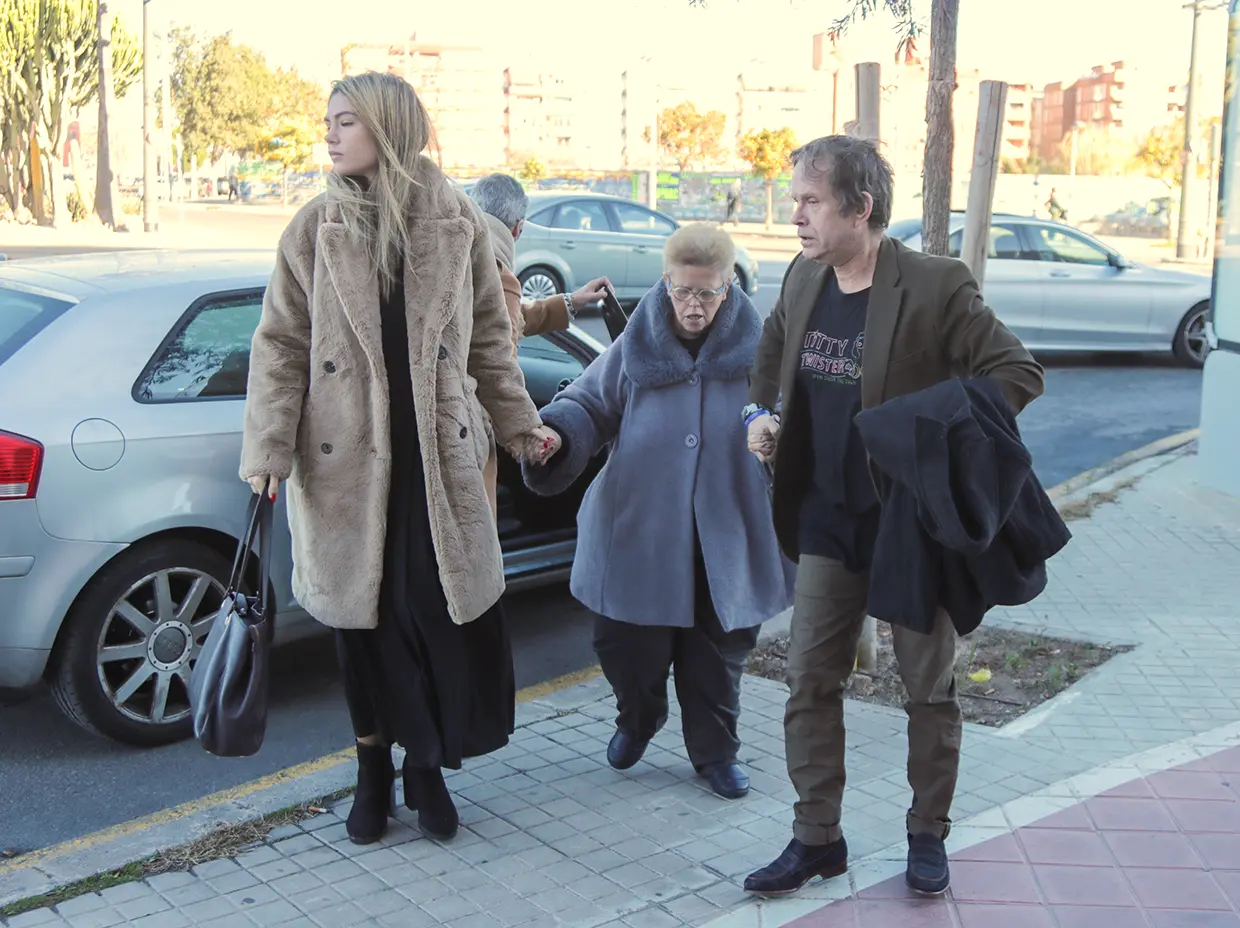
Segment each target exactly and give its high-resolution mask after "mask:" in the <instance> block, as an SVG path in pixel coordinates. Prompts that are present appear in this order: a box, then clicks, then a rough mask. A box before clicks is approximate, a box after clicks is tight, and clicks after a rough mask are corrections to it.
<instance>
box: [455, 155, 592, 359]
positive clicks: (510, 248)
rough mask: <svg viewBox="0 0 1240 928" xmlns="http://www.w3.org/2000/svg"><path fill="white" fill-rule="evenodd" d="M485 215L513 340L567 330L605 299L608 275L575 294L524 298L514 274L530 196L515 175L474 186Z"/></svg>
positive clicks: (491, 177)
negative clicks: (590, 306)
mask: <svg viewBox="0 0 1240 928" xmlns="http://www.w3.org/2000/svg"><path fill="white" fill-rule="evenodd" d="M470 196H471V197H472V198H473V201H474V202H475V203H477V204H478V206H479V208H480V209H481V210H482V212H483V215H484V216H485V217H486V220H487V226H488V228H489V229H490V232H491V248H492V249H493V250H494V252H495V263H496V264H498V265H499V276H500V280H501V281H502V283H503V285H504V302H505V303H507V305H508V316H509V318H510V319H511V320H512V334H513V343H514V345H515V343H516V342H517V341H519V340H520V339H521V338H522V337H523V336H525V335H540V334H542V333H543V332H556V331H559V330H562V329H567V328H568V326H569V323H570V322H571V321H572V320H573V317H574V316H576V315H577V312H578V311H579V310H580V309H581V308H582V307H583V306H586V305H588V304H590V303H597V302H598V301H599V300H601V299H602V298H603V286H604V285H606V286H608V287H610V286H611V282H610V281H608V279H607V278H606V277H600V278H598V279H597V280H592V281H590V282H589V283H587V284H585V285H584V286H583V287H581V288H580V289H578V290H577V291H575V292H574V293H561V294H558V295H556V296H553V297H550V298H548V299H545V300H532V301H528V302H527V301H522V299H521V282H520V281H519V280H517V276H516V274H514V273H513V271H512V268H513V263H514V261H515V259H516V243H517V239H519V238H520V237H521V231H522V229H524V228H525V211H526V210H527V209H528V208H529V205H530V198H529V197H528V196H526V194H525V189H524V188H523V187H522V186H521V184H520V182H519V181H517V179H516V178H513V177H509V176H508V175H507V174H489V175H487V176H486V177H484V178H482V180H480V181H478V183H476V184H475V185H474V190H473V193H471V194H470Z"/></svg>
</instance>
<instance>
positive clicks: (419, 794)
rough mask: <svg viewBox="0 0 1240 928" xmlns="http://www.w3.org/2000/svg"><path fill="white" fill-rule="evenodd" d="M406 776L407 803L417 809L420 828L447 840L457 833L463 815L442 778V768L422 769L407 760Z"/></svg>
mask: <svg viewBox="0 0 1240 928" xmlns="http://www.w3.org/2000/svg"><path fill="white" fill-rule="evenodd" d="M402 773H403V775H404V778H405V805H406V806H407V807H408V808H409V809H410V811H414V812H417V813H418V828H420V829H421V830H422V833H423V834H424V835H426V836H427V837H428V838H435V839H436V840H438V841H448V840H450V839H451V838H454V837H456V832H457V829H458V828H460V825H461V819H460V815H459V814H458V813H457V811H456V804H455V803H454V802H453V801H452V794H451V793H449V792H448V784H446V783H445V782H444V781H443V771H442V770H440V769H439V768H438V767H435V768H434V769H432V770H421V769H419V768H417V767H412V766H410V764H409V762H408V760H406V761H405V766H404V768H403V770H402Z"/></svg>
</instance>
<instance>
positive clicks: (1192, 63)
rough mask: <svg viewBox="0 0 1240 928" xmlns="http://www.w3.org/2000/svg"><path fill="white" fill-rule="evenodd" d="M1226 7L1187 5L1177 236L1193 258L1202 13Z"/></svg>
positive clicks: (1203, 2)
mask: <svg viewBox="0 0 1240 928" xmlns="http://www.w3.org/2000/svg"><path fill="white" fill-rule="evenodd" d="M1222 7H1223V4H1220V3H1209V2H1207V0H1193V2H1192V3H1188V4H1185V6H1184V9H1186V10H1192V11H1193V38H1192V48H1191V50H1190V51H1189V56H1188V87H1187V88H1186V89H1185V94H1184V155H1183V162H1182V165H1181V166H1182V171H1181V174H1180V224H1179V228H1178V230H1177V232H1176V239H1175V256H1176V257H1177V258H1191V257H1193V254H1194V252H1195V251H1196V249H1195V248H1194V247H1193V242H1192V239H1193V238H1195V236H1194V235H1193V217H1194V215H1195V211H1194V209H1193V206H1194V191H1195V188H1196V186H1197V151H1196V148H1195V147H1194V145H1195V142H1196V140H1197V82H1198V75H1197V58H1198V56H1199V52H1200V47H1199V46H1200V44H1201V42H1200V39H1201V29H1200V20H1201V14H1202V13H1203V12H1205V11H1206V10H1218V9H1222Z"/></svg>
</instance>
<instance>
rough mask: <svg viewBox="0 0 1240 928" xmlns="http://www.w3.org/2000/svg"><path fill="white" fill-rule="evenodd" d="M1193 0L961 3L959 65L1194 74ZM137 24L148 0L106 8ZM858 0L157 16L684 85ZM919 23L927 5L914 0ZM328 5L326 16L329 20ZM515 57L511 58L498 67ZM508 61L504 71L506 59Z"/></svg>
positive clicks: (768, 50)
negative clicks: (406, 42)
mask: <svg viewBox="0 0 1240 928" xmlns="http://www.w3.org/2000/svg"><path fill="white" fill-rule="evenodd" d="M1184 2H1185V0H1037V2H1035V3H1030V2H1028V0H960V27H959V41H958V45H957V55H958V63H959V64H960V65H961V66H966V67H976V68H978V69H979V70H980V71H981V75H982V77H983V78H986V79H997V80H1005V81H1008V82H1011V83H1024V82H1026V81H1032V82H1033V83H1034V84H1035V85H1036V86H1042V85H1044V84H1047V83H1050V82H1052V81H1056V80H1061V79H1067V80H1071V79H1073V78H1075V77H1077V76H1079V75H1080V74H1082V73H1085V72H1086V71H1088V69H1089V68H1090V67H1091V66H1093V65H1095V64H1103V63H1108V62H1111V61H1115V60H1121V59H1122V60H1125V61H1127V62H1130V63H1131V62H1140V63H1142V64H1144V65H1147V66H1152V67H1155V68H1158V69H1162V70H1165V71H1166V72H1167V73H1168V74H1169V75H1170V76H1171V77H1172V78H1173V79H1174V77H1175V75H1177V74H1178V75H1182V74H1186V73H1187V70H1188V56H1189V45H1190V40H1189V37H1190V28H1191V25H1190V24H1191V14H1190V13H1189V12H1188V11H1187V10H1185V9H1184V8H1183V6H1184ZM111 5H112V8H113V9H114V10H116V11H117V12H118V13H119V14H120V15H121V16H123V17H124V18H125V20H126V21H127V23H128V24H131V26H130V27H131V28H134V29H135V30H136V29H138V28H140V25H141V15H142V14H141V9H142V4H141V0H112V4H111ZM851 5H852V0H709V2H708V3H707V5H706V7H705V8H701V7H692V6H690V4H689V2H688V0H626V2H625V3H624V4H623V5H621V4H620V3H616V4H611V3H602V2H600V0H521V2H511V0H510V2H497V0H463V2H457V3H445V2H443V0H432V2H428V0H350V2H349V3H348V4H347V5H345V6H343V7H340V8H334V9H333V8H329V7H320V8H319V9H320V10H321V12H317V13H314V12H310V11H311V10H314V9H315V7H314V6H312V5H311V4H293V3H290V2H287V0H285V2H278V3H273V2H268V3H262V2H258V3H256V2H254V0H210V2H206V3H203V2H201V0H192V2H191V0H150V7H151V9H152V11H153V15H156V16H163V17H167V18H168V19H170V20H171V21H172V22H174V23H177V24H183V25H188V26H190V27H192V28H193V29H195V30H196V31H198V32H200V33H202V34H214V33H218V32H224V31H228V30H231V31H232V33H233V36H234V37H235V38H236V39H237V40H238V41H240V42H244V43H246V44H249V45H252V46H254V47H255V48H257V49H258V50H259V51H261V52H262V53H263V54H264V55H265V56H266V57H267V60H268V61H269V63H271V64H273V65H281V66H290V65H291V66H295V67H297V69H298V70H299V71H301V72H302V73H303V74H305V75H306V76H307V77H310V78H311V79H314V80H316V81H319V82H322V83H327V82H330V81H331V80H332V79H334V78H336V77H339V76H340V74H339V69H340V46H341V45H342V44H344V43H346V42H350V41H354V42H372V41H399V40H402V39H404V38H405V37H406V36H408V35H409V34H411V33H416V34H417V35H418V38H419V39H421V40H426V41H440V42H446V43H459V44H471V45H483V46H486V47H488V48H494V49H495V50H496V55H497V57H499V58H505V59H512V60H513V63H520V62H525V61H534V62H542V64H543V66H544V67H546V68H548V69H549V70H554V69H555V68H556V66H557V65H559V66H565V65H568V66H575V67H587V68H590V69H595V70H606V71H609V72H612V73H618V72H619V71H621V70H623V69H624V67H625V66H626V64H628V63H630V62H632V61H634V60H636V59H638V58H640V57H642V56H644V55H653V56H658V57H659V58H660V59H661V60H663V61H665V62H666V63H667V67H668V68H669V69H675V70H676V71H678V72H681V73H680V74H678V77H679V76H681V75H684V76H685V77H683V78H682V79H683V80H685V82H687V83H692V81H693V79H694V78H696V79H697V80H700V81H702V82H707V81H711V80H714V79H716V76H717V75H721V74H731V75H735V74H736V73H737V70H738V68H737V66H738V65H743V64H744V63H745V62H746V61H748V60H752V59H759V60H774V61H785V60H789V58H790V57H791V58H792V59H793V60H796V59H800V60H803V61H805V62H808V61H809V60H810V57H811V49H812V44H811V42H812V38H811V37H812V35H813V34H814V33H815V32H822V31H825V30H826V29H827V27H828V26H829V25H830V23H831V21H832V20H834V19H835V18H836V17H838V16H839V15H841V14H842V13H844V12H846V11H847V10H848V9H849V8H850V7H851ZM919 8H920V9H921V12H922V15H923V17H924V16H926V15H927V14H928V10H929V2H928V0H920V2H919ZM329 10H330V12H329ZM1201 22H1202V30H1203V35H1202V39H1203V40H1202V62H1203V68H1204V69H1205V71H1206V72H1207V73H1209V72H1213V74H1215V75H1221V72H1222V69H1223V57H1224V54H1225V50H1226V42H1225V33H1226V22H1227V20H1226V14H1225V13H1223V12H1212V13H1206V14H1204V15H1203V17H1202V21H1201ZM895 44H896V43H895V36H894V34H893V32H892V31H891V21H890V18H886V19H883V18H879V19H876V20H874V21H872V22H870V23H866V24H863V25H861V26H859V27H858V28H857V29H856V30H855V32H854V33H853V35H852V38H851V39H849V40H848V47H847V51H848V53H849V55H850V57H851V58H852V59H853V60H858V61H860V60H877V61H881V62H887V61H891V60H892V56H893V54H894V51H895ZM507 63H509V62H508V61H504V62H503V64H507ZM501 66H502V65H501Z"/></svg>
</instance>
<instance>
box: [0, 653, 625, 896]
mask: <svg viewBox="0 0 1240 928" xmlns="http://www.w3.org/2000/svg"><path fill="white" fill-rule="evenodd" d="M601 674H602V671H601V670H600V669H599V668H598V667H587V668H585V669H584V670H579V671H576V672H574V673H570V674H566V675H564V676H562V677H557V678H556V679H554V680H548V681H546V682H545V683H540V684H536V685H534V686H530V687H526V688H525V689H522V690H521V691H520V692H519V693H518V694H517V703H518V705H517V725H516V727H517V728H518V729H520V728H527V727H529V726H530V725H533V724H536V723H537V722H541V721H544V720H545V719H548V718H552V717H553V716H556V715H558V714H561V713H563V712H565V711H572V710H574V709H577V708H580V707H582V706H584V705H587V704H589V703H593V702H596V701H597V700H598V699H601V698H603V697H604V696H605V695H610V689H608V690H607V692H606V693H603V692H602V691H601V690H599V689H598V687H597V686H594V687H589V686H587V687H586V688H585V691H584V693H583V695H582V697H581V698H580V699H574V700H566V699H565V698H564V697H563V696H561V695H560V694H562V693H563V692H564V691H565V690H568V689H571V688H572V687H576V686H578V685H581V684H587V683H589V682H590V681H594V680H596V679H597V678H598V677H599V676H600V675H601ZM596 690H597V692H596ZM353 758H354V754H353V750H352V748H351V747H350V748H346V749H344V750H341V751H336V752H334V753H332V754H327V755H324V756H323V757H319V758H316V759H314V760H310V761H307V762H305V763H303V764H297V765H296V766H293V767H287V768H285V769H284V770H278V771H276V772H275V773H271V774H268V775H267V776H265V777H260V778H258V779H257V780H251V781H250V782H248V783H242V784H240V785H238V786H234V787H230V788H229V789H225V790H221V791H220V792H217V793H213V794H211V795H210V796H204V797H202V798H201V799H195V800H191V801H189V802H185V803H182V804H180V805H177V806H173V807H172V808H169V809H163V810H161V811H159V812H154V813H152V814H150V815H145V816H142V817H140V818H136V819H133V820H131V821H128V822H122V823H120V824H119V825H113V826H112V827H110V828H104V829H102V830H100V831H96V832H94V833H92V834H89V835H84V836H82V837H80V838H74V839H72V840H69V841H65V842H63V843H61V844H57V845H53V846H52V847H47V848H40V849H39V850H36V851H31V852H30V853H28V854H23V855H22V856H21V857H18V858H16V859H14V860H11V861H0V907H3V906H6V905H10V904H12V903H14V902H20V901H22V900H23V899H29V898H31V897H32V896H39V895H43V894H46V893H51V892H53V891H55V890H56V889H59V888H60V887H62V886H68V885H71V884H73V883H77V882H79V881H81V880H86V879H89V878H91V877H93V876H97V875H98V874H100V873H108V872H111V871H113V870H117V869H120V868H122V867H125V866H127V865H129V864H131V863H135V862H138V861H143V860H146V859H148V858H149V857H151V856H153V855H154V854H157V853H159V852H160V851H162V850H166V849H168V848H172V847H179V846H180V845H183V844H187V843H189V842H191V841H194V840H196V839H198V838H201V837H203V836H204V835H206V834H208V833H210V832H212V831H215V830H216V829H218V828H219V827H220V826H222V825H233V824H239V823H242V822H248V821H254V820H255V819H259V818H263V817H264V816H267V815H270V814H272V813H273V812H279V811H281V810H283V809H287V808H289V807H290V806H295V805H299V804H301V803H304V802H308V801H310V800H312V799H315V798H317V797H319V796H325V795H329V794H331V793H334V792H337V791H339V790H342V789H345V788H347V787H351V786H353V785H354V784H355V783H356V781H357V774H356V768H355V767H354V764H353Z"/></svg>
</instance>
